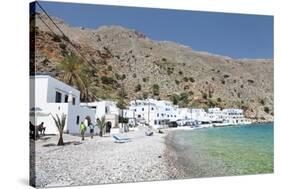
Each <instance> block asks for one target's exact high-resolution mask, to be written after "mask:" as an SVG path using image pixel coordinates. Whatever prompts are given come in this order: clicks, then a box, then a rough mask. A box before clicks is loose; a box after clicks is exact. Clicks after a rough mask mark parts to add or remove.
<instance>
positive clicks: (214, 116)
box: [208, 108, 225, 123]
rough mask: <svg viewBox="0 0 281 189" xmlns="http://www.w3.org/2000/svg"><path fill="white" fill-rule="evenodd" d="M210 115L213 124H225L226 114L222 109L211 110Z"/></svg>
mask: <svg viewBox="0 0 281 189" xmlns="http://www.w3.org/2000/svg"><path fill="white" fill-rule="evenodd" d="M208 114H209V118H210V121H211V122H212V123H223V121H224V117H225V114H224V112H223V111H222V110H221V109H220V108H209V109H208Z"/></svg>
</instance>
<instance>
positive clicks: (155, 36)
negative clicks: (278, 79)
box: [36, 1, 273, 59]
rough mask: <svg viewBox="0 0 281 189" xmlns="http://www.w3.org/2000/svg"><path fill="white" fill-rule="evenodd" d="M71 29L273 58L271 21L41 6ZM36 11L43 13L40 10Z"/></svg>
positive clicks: (113, 8)
mask: <svg viewBox="0 0 281 189" xmlns="http://www.w3.org/2000/svg"><path fill="white" fill-rule="evenodd" d="M39 3H40V5H41V6H42V7H43V8H44V9H45V10H46V11H47V13H48V14H49V15H51V16H55V17H57V18H60V19H62V20H64V21H65V22H66V23H67V24H69V25H71V26H76V27H77V26H81V27H85V28H93V29H96V28H98V27H100V26H103V25H120V26H123V27H126V28H130V29H135V30H137V31H140V32H141V33H144V34H145V35H146V36H147V37H149V38H150V39H152V40H157V41H174V42H177V43H180V44H183V45H186V46H189V47H191V48H192V49H194V50H197V51H205V52H209V53H212V54H218V55H223V56H229V57H232V58H237V59H238V58H269V59H272V58H273V17H272V16H264V15H250V14H229V13H214V12H199V11H187V10H169V9H155V8H135V7H121V6H108V5H104V6H103V5H93V4H79V3H58V2H42V1H40V2H39ZM36 10H37V11H41V10H40V8H39V7H37V8H36Z"/></svg>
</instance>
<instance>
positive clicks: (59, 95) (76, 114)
mask: <svg viewBox="0 0 281 189" xmlns="http://www.w3.org/2000/svg"><path fill="white" fill-rule="evenodd" d="M36 108H37V109H40V110H42V112H44V113H45V114H46V116H40V115H39V114H38V116H35V118H32V117H31V119H30V121H31V122H32V123H33V124H35V125H39V124H40V123H41V122H44V127H46V131H45V133H46V134H57V133H58V130H57V128H56V125H55V123H54V120H53V118H52V116H51V115H53V116H56V114H57V115H58V116H59V117H61V115H62V114H65V115H66V126H65V132H69V133H79V132H80V131H79V125H80V123H81V122H82V121H85V119H86V118H87V119H88V120H89V121H92V120H95V110H93V109H89V108H87V107H81V106H80V92H79V91H78V90H77V89H75V88H73V87H71V86H69V85H67V84H65V83H63V82H61V81H59V80H57V79H55V78H53V77H51V76H49V75H35V76H30V109H36ZM88 131H89V129H88Z"/></svg>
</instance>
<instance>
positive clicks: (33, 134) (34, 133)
mask: <svg viewBox="0 0 281 189" xmlns="http://www.w3.org/2000/svg"><path fill="white" fill-rule="evenodd" d="M45 130H46V127H44V122H42V123H40V124H39V125H38V126H36V125H34V124H32V123H31V121H30V122H29V137H30V138H31V139H34V140H36V139H38V138H39V137H40V135H39V133H40V134H41V135H45Z"/></svg>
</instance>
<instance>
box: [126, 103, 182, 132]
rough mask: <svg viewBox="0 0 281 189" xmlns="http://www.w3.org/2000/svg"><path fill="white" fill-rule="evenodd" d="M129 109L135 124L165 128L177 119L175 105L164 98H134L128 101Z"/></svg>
mask: <svg viewBox="0 0 281 189" xmlns="http://www.w3.org/2000/svg"><path fill="white" fill-rule="evenodd" d="M129 110H131V111H133V112H134V114H133V116H134V119H135V121H136V123H137V124H144V125H149V126H152V127H153V128H165V127H168V125H169V124H170V123H171V122H175V121H177V119H178V111H177V107H175V106H173V104H172V102H170V101H164V100H160V101H158V100H154V99H146V100H135V101H131V102H130V107H129Z"/></svg>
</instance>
